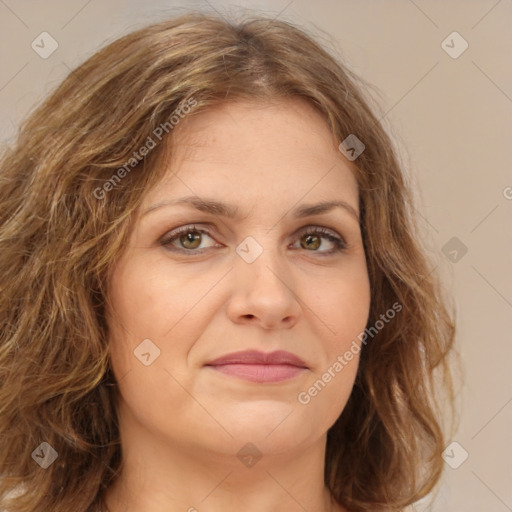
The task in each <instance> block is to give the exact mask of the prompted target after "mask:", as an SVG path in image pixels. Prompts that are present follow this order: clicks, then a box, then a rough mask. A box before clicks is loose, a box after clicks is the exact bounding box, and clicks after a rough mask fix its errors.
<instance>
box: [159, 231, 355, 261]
mask: <svg viewBox="0 0 512 512" xmlns="http://www.w3.org/2000/svg"><path fill="white" fill-rule="evenodd" d="M187 233H201V234H205V235H208V236H209V237H210V238H212V239H213V236H212V235H211V234H210V232H209V231H208V230H207V229H204V228H198V227H196V226H194V225H187V226H182V227H179V228H176V229H174V230H172V231H171V232H169V233H167V234H166V235H164V236H163V237H162V238H161V239H160V244H161V245H162V246H164V247H166V248H167V249H168V250H170V251H173V252H178V253H182V254H183V253H186V254H188V255H191V256H194V255H199V254H203V253H204V252H205V251H207V250H209V249H212V248H214V247H206V248H203V249H197V250H196V249H180V248H177V247H172V246H171V243H172V242H173V241H174V240H176V239H178V238H179V237H180V236H181V235H185V234H187ZM307 235H320V236H321V237H322V238H326V239H327V240H329V241H330V242H333V243H334V244H335V247H334V248H333V249H330V250H329V251H316V250H314V251H307V250H306V249H304V250H305V251H307V252H316V253H318V254H319V255H321V256H322V257H323V256H331V255H333V254H335V253H340V252H345V251H346V249H347V243H346V242H345V240H344V238H343V237H341V236H339V235H337V234H335V232H334V231H331V230H329V229H327V228H323V227H319V226H317V227H308V228H306V229H305V230H303V231H301V232H300V233H299V239H300V238H302V237H304V236H307Z"/></svg>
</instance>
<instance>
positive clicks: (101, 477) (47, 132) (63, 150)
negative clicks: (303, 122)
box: [0, 12, 455, 512]
mask: <svg viewBox="0 0 512 512" xmlns="http://www.w3.org/2000/svg"><path fill="white" fill-rule="evenodd" d="M339 60H340V59H337V58H335V57H333V55H332V53H331V52H330V51H328V50H326V49H324V48H322V47H320V46H319V44H318V43H316V42H315V41H314V39H313V38H312V36H311V35H309V34H308V33H307V32H305V31H304V30H301V29H298V28H297V27H295V26H293V24H291V23H288V22H284V21H279V20H271V19H267V18H265V17H260V16H249V17H248V16H246V17H245V18H244V19H243V20H241V21H240V20H238V21H236V22H235V21H226V20H224V19H222V18H221V17H219V16H212V15H206V14H200V13H194V12H191V13H188V14H185V15H183V16H180V17H177V18H174V19H170V20H166V21H164V22H161V23H157V24H153V25H150V26H148V27H146V28H143V29H140V30H138V31H135V32H132V33H130V34H128V35H126V36H124V37H121V38H120V39H118V40H116V41H114V42H113V43H111V44H109V45H108V46H106V47H105V48H103V49H102V50H100V51H99V52H98V53H96V54H95V55H93V56H92V57H91V58H89V59H88V60H87V61H86V62H85V63H83V64H82V65H80V66H79V67H78V68H77V69H76V70H75V71H73V72H72V73H70V74H69V76H68V77H67V78H66V79H65V80H64V81H63V82H62V84H61V85H59V86H58V88H57V89H56V90H55V91H54V92H53V93H52V94H51V95H50V96H49V97H48V98H47V99H46V100H45V101H44V102H43V103H42V104H41V105H40V106H39V107H38V108H37V109H35V111H34V112H33V113H32V114H31V115H30V116H29V117H28V118H27V119H26V120H25V121H24V123H23V124H22V125H21V127H20V130H19V133H18V136H17V139H16V141H15V142H14V143H13V144H12V145H11V146H9V147H7V148H5V149H4V150H3V154H2V157H1V167H0V187H1V188H0V204H1V205H2V207H1V209H0V271H1V273H2V284H1V287H0V288H1V290H0V385H1V388H0V471H1V479H0V505H1V507H3V508H5V509H7V510H9V511H12V512H22V511H23V512H47V511H48V510H52V511H53V512H69V511H70V510H73V511H74V512H86V511H87V512H89V511H93V510H96V509H98V507H99V506H100V504H101V502H102V496H103V494H104V491H105V489H106V488H108V487H109V486H110V485H111V484H112V483H113V481H114V480H115V478H116V476H117V475H118V474H119V470H120V468H121V466H122V452H121V446H120V438H119V430H118V424H117V416H116V399H117V398H116V397H117V387H116V381H115V378H114V376H113V373H112V369H111V366H110V361H109V345H108V325H107V323H106V320H105V306H106V302H107V301H108V297H109V295H108V289H107V283H108V276H109V275H110V272H111V270H112V268H113V266H114V265H115V262H116V261H117V259H118V258H119V256H120V255H121V253H122V251H123V248H124V246H125V244H126V242H127V239H128V236H129V234H130V228H131V225H132V224H131V220H132V219H133V215H134V212H135V211H136V209H137V207H138V206H139V205H140V203H141V200H142V197H143V194H144V192H145V191H146V190H148V189H149V188H150V187H152V186H153V185H154V184H156V183H157V182H158V181H159V180H160V179H161V178H162V176H163V172H164V171H165V166H162V165H158V162H159V158H160V157H161V156H162V155H163V154H164V153H165V152H167V151H172V143H171V142H172V141H171V140H170V139H171V138H170V137H167V138H163V142H165V143H160V144H158V145H157V147H156V148H154V149H153V150H152V151H150V152H148V154H146V155H145V156H144V157H141V158H140V159H136V161H135V162H134V161H133V160H130V159H133V153H134V151H136V150H138V148H141V147H142V146H144V145H145V144H146V142H147V140H148V137H150V136H152V134H153V133H154V130H155V129H156V128H157V127H159V126H161V125H162V124H164V123H166V122H168V121H169V118H170V116H171V115H172V113H173V112H175V111H176V109H177V108H178V107H179V106H180V105H183V104H184V102H187V101H188V102H190V101H191V100H192V99H193V101H194V104H195V105H196V106H195V108H194V109H192V112H190V113H189V114H188V115H198V114H200V113H201V111H204V109H206V108H208V107H209V106H213V105H218V104H221V103H222V102H226V101H230V100H231V99H233V100H234V99H247V100H251V101H261V102H269V101H273V100H279V99H280V98H289V97H298V98H302V99H304V100H306V101H307V102H309V104H311V105H312V106H313V107H314V108H316V109H317V111H318V112H319V113H320V114H321V115H322V116H323V117H324V118H325V120H326V122H327V123H328V124H329V126H330V129H331V132H332V136H333V143H334V144H336V145H338V144H339V143H340V142H341V141H342V140H344V139H345V138H346V137H347V136H348V135H349V134H355V135H357V137H358V138H359V139H361V140H362V141H363V143H364V144H365V146H366V149H365V151H364V152H363V153H362V154H361V155H360V156H359V157H358V158H357V160H356V161H354V162H353V164H354V165H353V169H354V172H355V174H356V177H357V181H358V184H359V194H360V205H359V206H360V212H361V231H362V235H363V242H364V247H365V251H366V258H367V266H368V272H369V277H370V284H371V306H370V317H369V320H368V325H374V324H375V322H376V321H377V320H378V319H379V315H380V314H382V313H383V312H385V311H386V310H388V309H389V308H390V306H391V304H393V303H395V302H397V301H398V302H399V303H400V304H401V305H402V306H403V309H402V311H401V312H400V313H399V314H397V315H396V317H395V319H394V320H393V321H392V322H390V323H388V325H386V327H385V328H384V329H381V330H380V331H379V332H378V334H377V335H376V336H375V337H374V338H372V339H371V340H370V341H369V342H368V343H367V344H366V345H365V346H364V347H363V350H362V352H361V359H360V365H359V370H358V374H357V377H356V381H355V384H354V388H353V391H352V394H351V396H350V399H349V401H348V403H347V405H346V407H345V409H344V411H343V413H342V414H341V416H340V417H339V418H338V420H337V421H336V423H335V424H334V425H333V426H332V428H331V429H330V430H329V432H328V438H327V451H326V460H325V482H326V485H327V486H328V488H329V489H330V490H331V492H332V494H333V496H334V497H335V498H336V500H338V502H339V503H341V504H342V505H343V506H345V507H346V508H347V509H348V510H351V511H365V510H371V511H376V510H401V509H403V507H405V506H407V505H408V504H412V503H414V502H416V501H417V500H418V499H420V498H422V497H423V496H425V495H427V494H428V493H429V492H430V491H432V490H433V489H434V488H435V486H436V484H437V482H438V481H439V479H440V475H441V472H442V467H443V462H442V459H441V453H442V451H443V449H444V446H445V442H446V441H445V435H444V433H443V432H444V427H443V421H442V416H441V412H443V411H444V410H446V409H447V407H446V406H447V405H448V406H450V405H451V404H452V403H453V386H452V378H451V371H450V369H449V365H448V360H449V359H450V358H449V357H448V355H449V354H450V352H451V351H452V348H453V347H452V345H453V340H454V331H455V327H454V317H455V315H454V312H453V309H452V307H450V306H449V305H448V302H449V298H447V297H446V296H445V292H444V290H443V288H442V287H441V284H440V281H439V278H438V277H436V273H435V272H432V266H433V265H432V262H431V261H430V260H429V257H427V251H426V249H425V248H424V247H423V246H422V244H421V242H420V238H421V237H420V236H419V234H418V227H417V225H416V220H415V217H414V215H413V214H414V212H413V206H412V204H413V198H412V193H411V187H410V185H409V184H408V182H407V179H406V177H405V174H404V171H403V169H402V167H403V165H402V164H401V163H400V162H399V159H398V157H397V151H396V149H394V146H393V144H392V140H391V138H390V137H389V135H387V133H386V131H385V130H384V128H383V127H382V126H381V122H380V120H379V119H378V116H377V115H376V113H375V112H374V109H373V107H370V105H371V101H370V99H369V97H365V94H363V92H362V91H363V90H364V89H366V88H367V87H368V84H366V83H365V82H364V81H363V80H362V79H360V78H358V77H357V76H355V75H354V74H353V72H351V71H350V70H349V69H348V68H347V67H346V66H345V65H343V64H342V63H341V62H339ZM167 126H169V125H167ZM178 129H179V128H178ZM168 131H169V132H170V129H169V130H168ZM130 161H131V162H132V163H131V164H130V165H129V166H126V167H125V172H124V173H122V174H123V176H122V179H117V178H116V179H115V181H112V178H113V176H114V175H115V174H116V173H117V176H118V177H119V172H118V171H119V169H120V168H122V166H124V165H125V164H126V163H127V162H130ZM109 180H110V183H111V185H110V186H108V187H107V186H105V184H106V182H107V181H109ZM436 390H437V391H436ZM439 390H441V391H443V395H442V396H443V397H445V398H447V402H445V401H443V402H441V395H440V394H439ZM448 409H449V410H451V409H450V407H448ZM42 442H47V443H49V444H50V445H51V446H52V447H53V448H54V449H55V450H56V451H57V452H58V457H57V459H56V461H55V462H54V463H53V464H51V465H50V466H49V467H47V468H46V469H42V468H41V467H40V465H38V464H36V463H35V462H34V460H35V458H33V457H32V454H33V452H34V450H36V448H37V447H38V446H39V445H40V443H42ZM39 450H40V449H39ZM33 459H34V460H33Z"/></svg>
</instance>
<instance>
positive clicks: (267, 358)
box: [206, 350, 308, 368]
mask: <svg viewBox="0 0 512 512" xmlns="http://www.w3.org/2000/svg"><path fill="white" fill-rule="evenodd" d="M222 364H288V365H291V366H297V367H299V368H307V367H308V366H307V365H306V363H305V362H304V361H303V360H302V359H301V358H300V357H298V356H296V355H295V354H292V353H291V352H286V351H285V350H276V351H274V352H260V351H258V350H243V351H240V352H232V353H231V354H226V355H225V356H221V357H218V358H217V359H214V360H213V361H210V362H208V363H206V366H218V365H222Z"/></svg>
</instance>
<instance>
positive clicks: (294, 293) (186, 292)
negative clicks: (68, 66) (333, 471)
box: [108, 99, 370, 455]
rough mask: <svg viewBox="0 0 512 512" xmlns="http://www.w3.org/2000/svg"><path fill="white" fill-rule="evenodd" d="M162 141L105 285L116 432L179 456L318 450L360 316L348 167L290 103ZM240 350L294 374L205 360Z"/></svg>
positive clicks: (340, 395) (239, 109)
mask: <svg viewBox="0 0 512 512" xmlns="http://www.w3.org/2000/svg"><path fill="white" fill-rule="evenodd" d="M173 135H174V136H175V139H174V145H173V147H174V154H173V155H172V158H171V159H170V161H169V162H168V164H169V167H168V170H167V174H166V176H165V178H164V180H163V181H162V182H161V183H160V184H158V186H156V187H155V188H154V189H152V190H150V191H148V192H147V194H146V195H145V197H144V200H143V204H142V206H141V208H140V210H139V212H138V217H137V218H136V222H135V224H134V230H133V232H132V235H131V238H130V240H129V243H128V246H127V248H126V251H125V252H124V253H123V256H122V257H121V258H120V260H119V261H118V262H117V265H116V266H115V268H114V271H113V274H112V276H111V280H110V301H111V304H112V308H113V309H112V310H109V314H108V321H109V325H110V333H111V340H110V341H111V357H112V364H113V368H114V373H115V375H116V378H117V381H118V383H119V391H120V402H119V410H118V413H119V418H120V424H121V430H122V431H124V432H125V434H124V435H125V436H129V435H132V436H134V438H135V437H136V436H141V435H144V433H145V434H150V435H152V436H154V437H155V436H156V437H155V439H156V438H158V439H159V440H160V441H163V442H164V443H166V444H167V445H168V446H180V447H181V448H186V449H187V450H188V451H189V453H191V454H192V453H205V450H206V451H208V452H210V453H211V452H212V451H214V452H217V453H220V454H223V453H225V454H230V455H233V454H236V453H237V452H238V450H239V449H240V448H242V447H243V446H244V445H245V444H246V443H252V444H253V445H254V446H255V447H257V450H259V452H261V453H262V454H265V453H269V454H270V453H276V452H281V453H284V452H285V451H287V450H293V449H294V448H296V447H298V446H299V445H300V446H302V448H304V447H305V446H307V445H308V444H309V445H312V444H313V443H318V442H319V441H321V440H323V436H324V435H325V433H326V431H327V430H328V428H329V427H331V425H332V424H333V423H334V422H335V421H336V419H337V418H338V416H339V415H340V413H341V412H342V410H343V408H344V406H345V404H346V402H347V399H348V397H349V395H350V392H351V389H352V386H353V382H354V378H355V375H356V371H357V366H358V362H359V354H358V352H359V347H360V342H359V340H358V338H357V336H358V334H360V333H361V332H362V331H364V329H365V326H366V322H367V319H368V315H369V307H370V289H369V280H368V274H367V267H366V261H365V253H364V248H363V242H362V237H361V231H360V227H359V223H358V220H357V215H358V205H359V200H358V186H357V182H356V179H355V178H354V175H353V171H352V169H351V164H350V163H349V162H348V160H347V159H346V158H345V157H344V156H343V154H342V153H341V152H340V151H339V150H338V149H337V147H336V145H335V144H334V141H333V137H332V135H331V133H330V131H329V128H328V125H327V124H326V122H325V121H324V119H323V118H322V117H321V116H320V115H319V114H318V113H317V112H316V111H315V110H313V108H312V107H311V106H309V105H308V104H307V103H304V102H303V101H301V100H298V99H293V100H283V101H280V102H278V103H276V104H273V105H270V104H266V105H262V104H257V103H250V102H241V101H239V102H232V103H229V104H224V105H222V106H219V107H217V108H215V109H212V110H209V111H206V112H203V113H201V114H199V115H197V116H189V117H188V118H185V119H184V120H182V121H181V122H180V125H179V126H177V127H176V128H175V131H174V133H173ZM198 200H201V201H202V202H203V206H204V205H209V206H208V208H206V207H205V206H204V207H202V208H201V205H198V204H197V201H198ZM331 201H338V202H341V203H340V204H342V206H341V207H340V206H337V207H332V208H328V209H325V210H324V209H321V208H318V209H317V211H316V212H315V211H314V209H311V211H309V212H306V211H305V210H306V207H307V208H311V207H312V206H314V205H318V204H319V203H323V202H331ZM220 204H222V205H223V206H222V208H221V206H220ZM343 204H345V205H346V207H343ZM197 206H199V209H198V208H197ZM301 212H302V214H300V213H301ZM231 214H233V215H231ZM182 227H189V230H188V232H181V233H178V234H176V230H177V228H182ZM319 229H323V230H324V231H325V233H319V232H318V230H319ZM249 350H252V351H259V352H263V353H270V352H274V351H286V352H289V353H291V354H294V355H295V356H297V357H298V358H300V359H301V360H302V361H303V362H304V364H303V365H302V366H303V367H302V368H299V367H297V366H294V365H290V364H289V363H290V360H286V359H284V360H279V359H276V360H274V361H273V363H275V364H272V365H263V364H258V362H256V363H254V361H253V364H248V363H250V362H251V360H243V361H240V360H238V359H233V360H231V364H226V365H217V366H209V365H208V363H210V362H212V361H214V360H215V359H217V358H220V357H222V356H226V355H228V354H232V353H235V352H241V351H249ZM347 351H349V352H351V353H352V356H353V357H351V358H348V357H344V354H346V353H347ZM340 358H341V359H340ZM341 360H343V361H344V362H343V363H341V362H340V361H341ZM237 361H238V364H237ZM260 363H261V361H260ZM278 363H281V364H278ZM336 363H337V364H336ZM340 366H341V369H340ZM315 383H316V384H315ZM315 390H316V391H315ZM253 449H254V448H253Z"/></svg>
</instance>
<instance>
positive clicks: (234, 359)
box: [205, 350, 308, 382]
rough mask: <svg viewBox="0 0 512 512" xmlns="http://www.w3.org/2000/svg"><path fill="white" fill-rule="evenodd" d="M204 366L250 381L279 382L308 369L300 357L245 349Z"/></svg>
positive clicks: (281, 352)
mask: <svg viewBox="0 0 512 512" xmlns="http://www.w3.org/2000/svg"><path fill="white" fill-rule="evenodd" d="M205 366H209V367H211V368H212V369H214V370H217V371H219V372H221V373H224V374H226V375H230V376H233V377H238V378H241V379H244V380H249V381H251V382H281V381H284V380H288V379H291V378H293V377H295V376H297V375H298V374H300V373H302V372H303V371H304V370H307V369H308V366H307V365H306V363H305V362H304V361H303V360H302V359H300V357H298V356H296V355H295V354H292V353H291V352H286V351H284V350H276V351H275V352H260V351H258V350H245V351H241V352H233V353H231V354H227V355H225V356H222V357H218V358H217V359H214V360H213V361H210V362H209V363H206V365H205Z"/></svg>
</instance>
